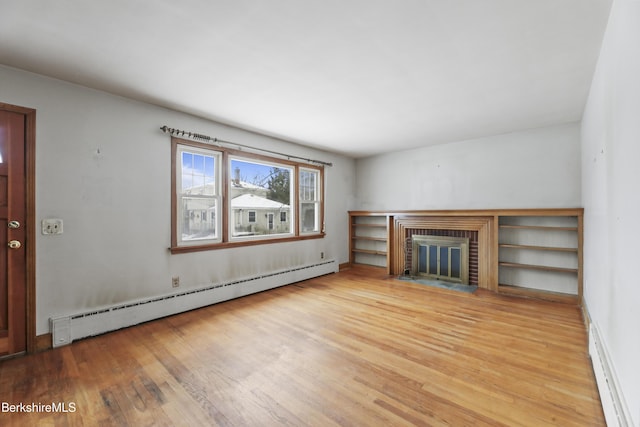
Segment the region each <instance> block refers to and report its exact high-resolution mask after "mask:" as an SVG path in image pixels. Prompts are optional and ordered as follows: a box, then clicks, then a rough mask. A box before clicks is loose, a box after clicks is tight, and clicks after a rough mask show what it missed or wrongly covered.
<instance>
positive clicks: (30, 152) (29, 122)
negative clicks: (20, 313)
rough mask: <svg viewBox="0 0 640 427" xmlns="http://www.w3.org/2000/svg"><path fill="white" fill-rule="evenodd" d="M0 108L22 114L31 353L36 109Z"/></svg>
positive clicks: (30, 343)
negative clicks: (23, 120) (23, 122)
mask: <svg viewBox="0 0 640 427" xmlns="http://www.w3.org/2000/svg"><path fill="white" fill-rule="evenodd" d="M0 109H2V110H5V111H13V112H16V113H20V114H24V116H25V182H26V194H25V196H26V209H27V212H26V218H27V221H26V223H27V224H28V227H27V230H26V243H27V244H26V254H25V255H26V270H27V271H26V289H25V299H26V347H27V352H28V353H31V352H33V351H34V348H35V340H36V338H35V337H36V229H37V224H36V110H35V109H33V108H26V107H20V106H17V105H11V104H5V103H2V102H0Z"/></svg>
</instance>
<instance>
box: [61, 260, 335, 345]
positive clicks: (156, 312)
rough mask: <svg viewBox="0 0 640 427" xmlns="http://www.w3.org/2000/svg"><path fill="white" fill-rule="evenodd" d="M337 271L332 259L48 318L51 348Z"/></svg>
mask: <svg viewBox="0 0 640 427" xmlns="http://www.w3.org/2000/svg"><path fill="white" fill-rule="evenodd" d="M337 271H338V263H337V262H336V261H335V260H327V261H323V262H320V263H316V264H308V265H303V266H298V267H292V268H288V269H285V270H279V271H275V272H271V273H266V274H260V275H256V276H252V277H247V278H243V279H237V280H231V281H229V282H224V283H218V284H212V285H209V286H203V287H200V288H196V289H190V290H187V291H183V292H176V293H171V294H167V295H163V296H159V297H153V298H149V299H144V300H136V301H129V302H126V303H122V304H119V305H114V306H110V307H103V308H100V309H94V310H91V311H87V312H84V313H77V314H74V315H70V316H60V317H55V318H51V319H50V324H51V332H52V335H53V337H52V338H53V339H52V344H53V347H60V346H63V345H66V344H70V343H71V342H73V341H74V340H77V339H81V338H86V337H90V336H94V335H99V334H103V333H105V332H110V331H115V330H118V329H122V328H126V327H128V326H133V325H137V324H139V323H143V322H148V321H150V320H154V319H159V318H161V317H165V316H170V315H172V314H177V313H182V312H185V311H189V310H193V309H196V308H200V307H205V306H208V305H211V304H216V303H218V302H222V301H228V300H231V299H234V298H238V297H242V296H245V295H250V294H253V293H256V292H261V291H265V290H268V289H273V288H277V287H280V286H284V285H289V284H291V283H296V282H300V281H302V280H307V279H311V278H314V277H318V276H322V275H325V274H329V273H336V272H337Z"/></svg>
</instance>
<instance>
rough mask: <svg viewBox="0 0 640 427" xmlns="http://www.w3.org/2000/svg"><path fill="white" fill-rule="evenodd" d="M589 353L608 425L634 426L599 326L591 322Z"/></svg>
mask: <svg viewBox="0 0 640 427" xmlns="http://www.w3.org/2000/svg"><path fill="white" fill-rule="evenodd" d="M589 355H590V356H591V363H592V364H593V372H594V373H595V376H596V383H597V385H598V391H599V393H600V401H601V402H602V410H603V412H604V416H605V420H606V422H607V426H609V427H614V426H616V427H629V426H632V425H633V424H631V418H630V415H629V412H628V410H627V406H626V405H625V402H624V399H623V397H622V394H621V393H620V388H619V385H618V384H619V383H618V380H617V377H616V375H615V371H614V370H613V369H612V365H611V359H610V358H609V353H608V352H607V350H606V347H605V345H604V343H603V341H602V338H601V337H600V333H599V332H598V328H596V326H595V324H593V323H592V324H591V326H590V328H589Z"/></svg>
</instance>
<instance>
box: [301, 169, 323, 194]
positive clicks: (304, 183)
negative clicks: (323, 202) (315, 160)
mask: <svg viewBox="0 0 640 427" xmlns="http://www.w3.org/2000/svg"><path fill="white" fill-rule="evenodd" d="M317 175H319V173H318V172H317V171H310V170H301V171H300V201H309V200H316V190H317Z"/></svg>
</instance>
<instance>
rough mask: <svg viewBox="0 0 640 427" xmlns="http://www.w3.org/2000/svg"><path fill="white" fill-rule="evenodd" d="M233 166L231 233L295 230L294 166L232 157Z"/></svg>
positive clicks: (249, 233) (230, 182)
mask: <svg viewBox="0 0 640 427" xmlns="http://www.w3.org/2000/svg"><path fill="white" fill-rule="evenodd" d="M230 168H231V170H230V176H231V179H230V180H229V195H230V198H231V203H230V205H231V217H232V218H233V221H232V222H231V235H232V236H233V237H247V236H261V235H268V234H289V233H291V232H292V223H291V221H290V219H291V214H292V212H291V200H292V199H293V195H292V193H291V192H292V189H293V186H292V177H293V168H291V167H290V166H284V165H278V164H275V163H274V164H267V163H260V162H254V161H251V160H248V159H238V158H233V159H231V162H230ZM274 218H280V219H281V221H274ZM282 219H284V220H282Z"/></svg>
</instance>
